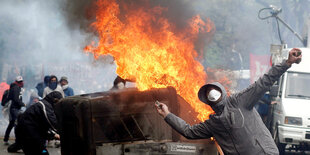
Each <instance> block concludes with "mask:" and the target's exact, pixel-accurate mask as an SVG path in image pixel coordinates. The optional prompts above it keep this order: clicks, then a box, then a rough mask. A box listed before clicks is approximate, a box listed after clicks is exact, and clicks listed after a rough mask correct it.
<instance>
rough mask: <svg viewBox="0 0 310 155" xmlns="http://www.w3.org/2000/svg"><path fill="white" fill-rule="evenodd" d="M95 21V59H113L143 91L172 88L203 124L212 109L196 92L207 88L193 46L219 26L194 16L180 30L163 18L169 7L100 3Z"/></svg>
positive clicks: (119, 71)
mask: <svg viewBox="0 0 310 155" xmlns="http://www.w3.org/2000/svg"><path fill="white" fill-rule="evenodd" d="M96 6H97V10H96V21H95V22H94V23H92V27H94V28H95V30H96V31H97V33H98V36H99V39H100V40H99V42H98V43H97V45H96V44H95V43H94V42H93V43H92V44H91V45H88V46H86V47H85V51H86V52H90V53H93V55H94V57H95V58H98V57H99V56H101V55H107V54H110V55H112V56H113V57H114V59H115V62H116V65H117V70H116V72H117V74H118V75H119V76H120V77H122V78H124V79H131V80H134V81H135V82H136V85H137V88H138V89H139V90H141V91H143V90H148V89H151V88H166V87H167V86H173V87H174V88H175V89H176V90H177V93H178V94H179V95H181V96H182V97H183V98H184V99H185V100H186V101H187V102H188V103H189V104H190V105H191V106H192V107H193V109H194V110H195V111H196V112H198V113H199V114H198V116H197V118H198V119H199V120H201V121H204V120H206V119H207V118H208V116H209V115H210V114H211V113H213V111H212V109H211V108H210V107H209V106H207V105H205V104H203V103H202V102H200V101H199V99H198V97H197V92H198V90H199V88H200V87H201V86H202V85H204V84H205V82H206V79H207V75H206V73H205V72H204V68H203V66H202V65H201V64H200V63H199V62H198V61H197V60H196V58H197V56H198V54H197V52H196V51H195V49H194V48H195V47H194V43H195V41H196V40H197V38H198V34H207V35H208V34H209V35H211V34H213V30H214V24H213V23H212V22H211V21H210V20H209V19H205V21H204V20H202V19H201V18H200V16H199V15H197V16H194V17H193V18H192V19H191V20H190V21H189V23H188V27H187V28H186V29H183V30H182V31H176V30H175V26H174V25H173V24H171V23H169V21H168V19H167V18H165V17H163V15H162V14H163V12H165V11H166V8H162V7H153V8H149V9H146V8H145V7H141V8H136V9H134V10H130V9H126V8H127V7H126V6H125V7H124V10H125V11H123V10H122V13H123V12H126V13H125V14H121V11H120V6H119V4H118V3H117V2H116V1H115V0H112V1H111V0H99V1H97V2H96Z"/></svg>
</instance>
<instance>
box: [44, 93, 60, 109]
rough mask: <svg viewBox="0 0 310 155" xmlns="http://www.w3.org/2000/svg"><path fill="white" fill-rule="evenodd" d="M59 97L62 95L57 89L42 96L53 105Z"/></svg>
mask: <svg viewBox="0 0 310 155" xmlns="http://www.w3.org/2000/svg"><path fill="white" fill-rule="evenodd" d="M60 99H62V95H61V93H60V92H59V91H53V92H51V93H49V94H48V95H46V96H45V97H44V100H45V101H47V102H48V103H50V104H51V105H53V106H54V104H55V103H57V102H58V101H59V100H60Z"/></svg>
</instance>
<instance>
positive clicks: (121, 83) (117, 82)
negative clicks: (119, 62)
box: [110, 76, 126, 90]
mask: <svg viewBox="0 0 310 155" xmlns="http://www.w3.org/2000/svg"><path fill="white" fill-rule="evenodd" d="M125 86H126V80H125V79H123V78H121V77H120V76H117V77H116V78H115V79H114V82H113V87H112V88H111V89H110V90H120V89H123V88H125Z"/></svg>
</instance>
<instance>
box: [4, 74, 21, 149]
mask: <svg viewBox="0 0 310 155" xmlns="http://www.w3.org/2000/svg"><path fill="white" fill-rule="evenodd" d="M23 87H24V81H23V77H22V76H17V77H16V79H15V82H14V83H12V84H11V85H10V90H9V97H8V99H9V100H11V105H10V109H9V110H10V122H9V125H8V127H7V129H6V131H5V135H4V139H3V141H4V143H5V144H6V145H8V144H9V143H8V140H9V137H10V133H11V130H12V129H13V127H14V126H15V121H16V119H17V116H18V115H19V113H20V112H21V108H22V107H24V106H25V104H24V103H23V99H22V88H23Z"/></svg>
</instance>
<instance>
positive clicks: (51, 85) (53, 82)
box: [43, 75, 65, 98]
mask: <svg viewBox="0 0 310 155" xmlns="http://www.w3.org/2000/svg"><path fill="white" fill-rule="evenodd" d="M53 91H58V92H60V93H61V95H62V97H65V93H64V91H63V90H62V88H61V86H60V85H59V84H58V79H57V77H56V76H55V75H51V76H50V79H49V82H48V86H47V87H46V88H44V91H43V98H44V97H45V96H46V95H48V94H49V93H51V92H53Z"/></svg>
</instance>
